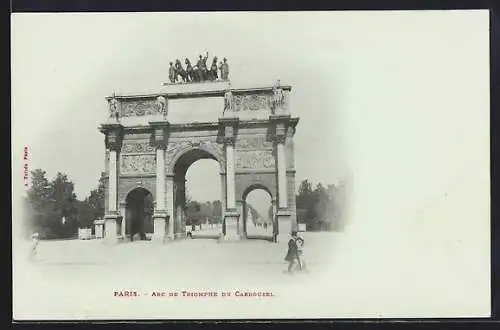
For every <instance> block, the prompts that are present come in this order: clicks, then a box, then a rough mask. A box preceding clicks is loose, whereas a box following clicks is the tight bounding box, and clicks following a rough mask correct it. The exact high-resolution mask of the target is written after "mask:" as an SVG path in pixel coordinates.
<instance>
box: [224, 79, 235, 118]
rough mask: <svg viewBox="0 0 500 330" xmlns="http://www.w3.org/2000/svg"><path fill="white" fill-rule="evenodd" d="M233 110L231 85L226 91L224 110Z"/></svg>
mask: <svg viewBox="0 0 500 330" xmlns="http://www.w3.org/2000/svg"><path fill="white" fill-rule="evenodd" d="M232 110H233V92H231V85H229V89H228V90H227V91H226V93H224V112H226V111H232Z"/></svg>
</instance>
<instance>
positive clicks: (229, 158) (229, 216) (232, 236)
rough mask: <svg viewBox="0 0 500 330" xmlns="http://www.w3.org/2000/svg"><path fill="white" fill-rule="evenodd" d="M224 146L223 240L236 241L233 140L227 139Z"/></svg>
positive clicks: (236, 216)
mask: <svg viewBox="0 0 500 330" xmlns="http://www.w3.org/2000/svg"><path fill="white" fill-rule="evenodd" d="M225 146H226V212H225V214H224V229H225V234H224V239H225V240H238V239H239V238H240V237H239V235H238V222H239V218H240V214H239V212H238V210H237V209H236V198H235V173H234V172H235V169H234V162H235V159H234V139H233V138H227V139H226V141H225Z"/></svg>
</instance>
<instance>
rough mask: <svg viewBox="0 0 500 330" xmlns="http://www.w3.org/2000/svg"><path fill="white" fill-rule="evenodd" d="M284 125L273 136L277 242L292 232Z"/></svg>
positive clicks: (286, 237) (279, 126) (280, 125)
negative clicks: (274, 146) (276, 192)
mask: <svg viewBox="0 0 500 330" xmlns="http://www.w3.org/2000/svg"><path fill="white" fill-rule="evenodd" d="M286 131H287V129H286V125H284V124H279V125H278V127H277V133H276V136H275V141H276V162H277V172H278V206H277V210H276V218H277V230H278V235H279V236H278V237H279V238H277V240H280V241H282V240H286V239H288V235H290V233H291V232H292V229H293V228H292V217H291V212H290V209H289V205H288V189H287V174H286V169H287V164H286V157H285V142H286V134H287V133H286Z"/></svg>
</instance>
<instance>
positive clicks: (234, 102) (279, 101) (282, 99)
mask: <svg viewBox="0 0 500 330" xmlns="http://www.w3.org/2000/svg"><path fill="white" fill-rule="evenodd" d="M289 94H290V92H289V91H288V90H284V89H281V88H279V89H276V90H274V91H272V92H271V93H260V94H236V93H233V94H232V95H231V98H230V100H231V102H228V101H226V104H229V103H230V105H231V106H230V107H228V106H226V111H270V112H273V113H274V112H279V113H282V112H286V111H287V109H288V103H289ZM227 99H228V97H227V96H226V100H227Z"/></svg>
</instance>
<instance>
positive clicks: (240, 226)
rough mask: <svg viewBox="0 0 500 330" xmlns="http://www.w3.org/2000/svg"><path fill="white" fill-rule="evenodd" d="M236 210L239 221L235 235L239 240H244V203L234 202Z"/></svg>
mask: <svg viewBox="0 0 500 330" xmlns="http://www.w3.org/2000/svg"><path fill="white" fill-rule="evenodd" d="M236 209H237V210H238V213H239V214H240V217H239V221H238V224H237V233H238V236H239V237H240V238H241V239H244V238H246V231H245V221H246V217H245V201H237V202H236Z"/></svg>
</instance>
